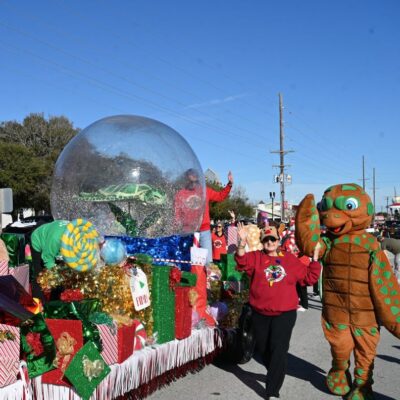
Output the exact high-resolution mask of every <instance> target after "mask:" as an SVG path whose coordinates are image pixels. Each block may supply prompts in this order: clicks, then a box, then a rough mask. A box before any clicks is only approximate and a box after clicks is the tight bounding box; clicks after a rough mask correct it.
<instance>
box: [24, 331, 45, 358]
mask: <svg viewBox="0 0 400 400" xmlns="http://www.w3.org/2000/svg"><path fill="white" fill-rule="evenodd" d="M26 342H27V343H28V345H29V346H30V348H31V349H32V353H33V354H34V355H35V356H40V354H42V353H43V351H44V349H43V344H42V342H41V341H40V333H34V332H29V333H28V334H27V335H26Z"/></svg>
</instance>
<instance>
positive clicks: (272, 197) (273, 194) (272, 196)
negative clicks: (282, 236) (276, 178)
mask: <svg viewBox="0 0 400 400" xmlns="http://www.w3.org/2000/svg"><path fill="white" fill-rule="evenodd" d="M269 197H270V199H271V201H272V221H274V199H275V192H269Z"/></svg>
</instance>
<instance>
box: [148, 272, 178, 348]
mask: <svg viewBox="0 0 400 400" xmlns="http://www.w3.org/2000/svg"><path fill="white" fill-rule="evenodd" d="M170 272H171V267H166V266H154V268H153V281H152V289H151V296H152V305H153V320H154V324H153V334H155V335H156V337H157V343H159V344H161V343H165V342H169V341H170V340H174V339H175V292H174V290H173V289H172V288H171V287H170Z"/></svg>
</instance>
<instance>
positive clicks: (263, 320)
mask: <svg viewBox="0 0 400 400" xmlns="http://www.w3.org/2000/svg"><path fill="white" fill-rule="evenodd" d="M296 318H297V312H296V310H294V311H287V312H284V313H282V314H280V315H277V316H267V315H262V314H259V313H257V312H255V311H254V310H253V329H254V334H255V337H256V342H257V344H256V346H257V349H258V351H259V352H260V353H261V356H262V359H263V362H264V365H265V367H266V368H267V380H266V388H267V394H266V395H267V396H275V397H279V390H280V389H281V387H282V385H283V381H284V379H285V374H286V366H287V353H288V350H289V342H290V337H291V336H292V331H293V327H294V324H295V323H296Z"/></svg>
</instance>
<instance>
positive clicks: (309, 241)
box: [295, 194, 327, 259]
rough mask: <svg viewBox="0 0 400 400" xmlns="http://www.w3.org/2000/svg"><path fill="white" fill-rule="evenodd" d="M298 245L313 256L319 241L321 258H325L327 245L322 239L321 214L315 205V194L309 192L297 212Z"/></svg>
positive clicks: (308, 254) (304, 252)
mask: <svg viewBox="0 0 400 400" xmlns="http://www.w3.org/2000/svg"><path fill="white" fill-rule="evenodd" d="M295 223H296V230H295V236H296V245H297V247H298V248H299V250H300V251H301V252H302V253H303V254H305V255H307V256H309V257H312V256H313V253H314V249H315V246H316V244H317V243H319V244H320V246H321V247H320V249H319V252H318V254H319V259H321V258H323V257H324V255H325V251H326V249H327V246H326V244H325V242H324V241H323V240H322V239H321V226H320V224H319V214H318V210H317V207H316V205H315V200H314V195H312V194H308V195H307V196H306V197H304V199H303V200H302V201H301V203H300V204H299V207H298V209H297V213H296V222H295Z"/></svg>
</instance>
